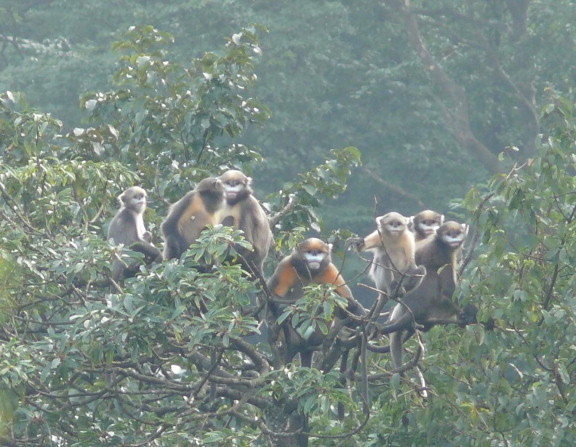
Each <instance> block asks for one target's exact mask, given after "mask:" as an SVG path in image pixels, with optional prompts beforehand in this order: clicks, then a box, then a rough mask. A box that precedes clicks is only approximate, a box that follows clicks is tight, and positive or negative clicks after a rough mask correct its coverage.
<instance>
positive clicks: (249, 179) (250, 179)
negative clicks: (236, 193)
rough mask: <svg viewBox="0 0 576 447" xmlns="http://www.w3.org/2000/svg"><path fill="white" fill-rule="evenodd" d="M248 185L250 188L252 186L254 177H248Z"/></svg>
mask: <svg viewBox="0 0 576 447" xmlns="http://www.w3.org/2000/svg"><path fill="white" fill-rule="evenodd" d="M246 184H247V185H248V186H250V185H251V184H252V177H246Z"/></svg>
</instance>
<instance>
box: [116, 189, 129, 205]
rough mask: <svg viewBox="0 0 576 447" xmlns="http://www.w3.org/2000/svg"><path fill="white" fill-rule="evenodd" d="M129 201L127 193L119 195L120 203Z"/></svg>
mask: <svg viewBox="0 0 576 447" xmlns="http://www.w3.org/2000/svg"><path fill="white" fill-rule="evenodd" d="M127 201H128V197H127V196H126V193H124V192H123V193H122V194H120V195H119V196H118V202H120V205H122V204H123V203H126V202H127Z"/></svg>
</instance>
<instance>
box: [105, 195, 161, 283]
mask: <svg viewBox="0 0 576 447" xmlns="http://www.w3.org/2000/svg"><path fill="white" fill-rule="evenodd" d="M146 199H147V194H146V191H145V190H144V189H142V188H140V187H139V186H132V187H131V188H128V189H127V190H126V191H124V192H123V193H122V194H120V195H119V196H118V202H120V209H119V210H118V212H117V213H116V215H115V216H114V218H113V219H112V221H111V222H110V225H109V227H108V239H109V240H112V242H114V244H122V245H124V247H126V248H129V249H130V250H133V251H137V252H139V253H142V254H144V262H145V263H146V265H149V264H151V263H153V262H161V261H162V253H161V252H160V250H158V249H157V248H156V247H154V245H152V243H151V240H152V235H151V234H150V232H148V231H147V230H146V227H145V225H144V211H145V210H146ZM138 269H139V264H138V263H133V264H131V265H126V263H125V262H123V261H122V260H120V259H115V260H114V263H113V265H112V279H113V280H114V281H118V280H120V279H122V278H127V277H130V276H134V275H135V274H136V273H137V272H138Z"/></svg>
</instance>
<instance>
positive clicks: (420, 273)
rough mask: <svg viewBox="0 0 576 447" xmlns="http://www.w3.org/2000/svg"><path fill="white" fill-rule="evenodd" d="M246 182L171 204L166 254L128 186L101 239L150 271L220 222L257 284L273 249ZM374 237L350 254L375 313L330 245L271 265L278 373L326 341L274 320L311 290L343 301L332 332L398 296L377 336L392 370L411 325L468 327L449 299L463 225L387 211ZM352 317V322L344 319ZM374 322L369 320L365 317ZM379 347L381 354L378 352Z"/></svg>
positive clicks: (120, 272) (115, 272) (122, 272)
mask: <svg viewBox="0 0 576 447" xmlns="http://www.w3.org/2000/svg"><path fill="white" fill-rule="evenodd" d="M251 182H252V179H251V178H250V177H247V176H246V175H245V174H244V173H242V172H241V171H238V170H233V169H232V170H228V171H226V172H224V173H223V174H222V175H220V176H219V177H208V178H205V179H203V180H201V181H200V182H198V184H197V185H196V187H195V188H194V189H193V190H191V191H190V192H188V193H187V194H185V195H184V196H183V197H182V198H181V199H180V200H178V201H177V202H175V203H174V204H172V205H171V206H170V207H169V210H168V215H167V216H166V218H165V220H164V221H163V222H162V224H161V230H162V235H163V238H164V251H163V253H161V252H160V250H158V249H157V248H156V247H154V245H153V244H152V237H151V234H150V233H149V232H148V231H147V230H146V227H145V224H144V211H145V209H146V199H147V194H146V191H145V190H144V189H142V188H140V187H138V186H133V187H131V188H128V189H127V190H126V191H124V192H123V193H122V194H121V195H120V196H119V197H118V201H119V203H120V209H119V210H118V212H117V213H116V215H115V216H114V218H113V219H112V221H111V223H110V225H109V230H108V239H110V240H111V241H112V242H113V243H114V244H122V245H123V246H125V247H127V248H129V249H131V250H133V251H137V252H140V253H142V254H144V262H145V263H146V264H147V265H150V264H152V263H154V262H161V261H162V260H163V259H164V260H169V259H174V258H176V259H178V258H180V257H181V255H182V254H183V253H184V252H185V251H186V250H187V249H188V247H189V246H190V244H192V243H193V242H195V241H196V240H197V239H198V237H199V235H200V233H201V232H202V230H203V229H205V228H206V227H207V226H209V225H217V224H222V225H226V226H232V227H234V228H235V229H238V230H241V231H242V233H243V235H244V237H245V239H246V240H247V241H248V242H249V243H250V244H251V249H246V248H244V247H234V249H235V251H236V253H237V254H238V256H237V259H233V260H232V262H238V263H240V265H241V266H242V268H243V270H245V271H246V272H247V274H248V275H250V276H251V277H259V278H264V277H263V274H264V261H265V259H266V257H267V255H268V252H269V250H270V247H271V245H272V239H273V236H272V231H271V229H270V225H269V222H268V217H267V215H266V213H265V211H264V209H263V208H262V206H261V204H260V202H259V201H258V200H257V199H256V198H255V197H254V195H253V191H252V188H251ZM375 223H376V230H375V231H373V232H372V233H370V234H368V235H367V236H365V237H355V238H350V239H349V240H347V241H346V245H347V246H348V247H351V248H353V249H354V250H355V251H357V252H359V253H361V252H366V251H368V252H371V253H372V254H373V258H372V261H371V264H370V272H369V276H370V278H371V279H372V280H373V282H374V284H375V287H376V289H377V291H378V299H377V300H376V301H375V304H374V306H373V307H372V311H371V312H370V313H368V312H367V311H366V310H365V309H364V307H362V305H361V304H359V303H358V302H357V301H356V300H355V299H354V297H353V295H352V292H351V290H350V288H349V287H348V286H347V284H346V281H345V280H344V278H343V277H342V275H341V272H340V271H339V270H338V268H337V267H336V266H335V265H334V264H333V263H332V258H331V248H332V247H331V245H329V244H327V243H326V242H324V241H322V240H320V239H317V238H309V239H306V240H305V241H303V242H301V243H300V244H299V245H298V246H297V247H296V248H295V249H294V250H293V251H292V253H290V254H289V255H287V256H285V257H284V258H283V259H282V260H281V261H280V262H279V263H278V265H277V267H276V269H275V270H274V273H273V274H272V275H271V276H270V277H269V278H268V280H267V281H266V289H267V290H266V291H265V292H266V293H268V294H269V297H268V299H267V300H266V301H267V324H268V329H269V337H268V341H269V343H270V346H271V348H272V350H273V354H274V356H275V359H274V362H275V364H276V365H277V366H279V365H282V364H286V363H288V362H291V361H292V360H293V359H294V357H295V356H296V355H297V354H299V356H300V363H301V364H302V365H303V366H311V365H312V355H313V353H314V352H315V351H321V350H323V349H325V348H326V346H325V345H326V342H327V341H329V335H328V334H324V333H322V332H321V331H320V330H316V331H314V332H313V333H312V334H310V335H309V336H308V337H306V338H304V337H303V336H302V335H300V334H299V333H298V331H297V330H296V328H295V327H294V326H293V322H292V319H291V318H285V319H284V320H283V321H282V322H279V317H280V316H281V315H282V314H283V313H284V311H285V309H286V308H287V307H289V306H291V305H292V304H294V303H295V302H296V301H297V300H299V299H300V298H302V297H303V296H304V294H305V287H306V286H307V285H308V284H328V285H332V286H334V287H335V289H334V290H335V292H336V293H337V294H338V295H340V296H341V297H343V298H345V299H346V300H347V303H348V305H347V306H346V309H340V308H338V309H337V311H336V312H335V313H334V315H333V316H332V317H331V318H332V319H331V321H328V322H327V324H328V325H329V328H330V331H331V332H329V334H331V333H333V332H334V331H336V332H337V331H339V330H340V329H341V328H342V327H345V326H349V327H353V326H355V325H357V323H355V321H357V320H361V319H363V318H364V319H365V318H368V317H370V315H376V318H377V316H378V315H379V313H380V311H381V310H382V308H383V306H384V304H385V303H386V301H387V300H388V298H389V297H392V298H397V297H400V298H401V300H402V302H401V303H398V304H396V305H395V306H394V307H393V308H392V311H391V312H390V316H389V318H388V320H387V321H386V322H385V323H384V325H383V327H381V329H380V331H379V332H380V333H381V334H383V335H385V334H388V335H389V338H390V346H389V348H388V349H389V350H390V352H391V354H392V360H393V363H394V366H395V367H396V368H400V367H401V366H402V350H403V343H404V342H405V341H406V340H407V339H408V338H409V337H410V336H411V335H413V333H414V332H415V329H416V328H421V329H423V330H425V331H426V330H429V329H430V328H432V327H433V326H434V325H436V324H447V323H457V324H468V323H472V322H475V313H476V309H475V308H474V307H473V306H469V307H466V308H465V309H463V310H462V309H460V308H459V306H458V305H457V304H456V303H455V302H454V301H453V300H452V298H453V297H452V295H453V294H454V291H455V288H456V285H457V267H458V252H459V251H460V249H461V247H462V244H463V242H464V240H465V238H466V235H467V232H468V226H467V225H465V224H459V223H457V222H454V221H448V222H444V216H443V215H442V214H439V213H437V212H435V211H431V210H424V211H421V212H419V213H418V214H416V215H414V216H412V217H405V216H403V215H402V214H400V213H397V212H389V213H387V214H384V215H383V216H380V217H378V218H376V221H375ZM139 267H140V266H139V264H138V263H137V262H134V263H133V264H130V265H127V264H126V263H124V262H122V260H121V259H119V258H115V259H114V261H113V266H112V279H113V280H115V281H118V280H120V279H122V278H126V277H129V276H134V275H135V274H136V273H137V272H138V270H139ZM351 317H352V318H351ZM370 318H373V317H370ZM383 350H385V348H384V349H383Z"/></svg>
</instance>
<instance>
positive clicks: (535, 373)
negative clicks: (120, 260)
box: [0, 0, 576, 447]
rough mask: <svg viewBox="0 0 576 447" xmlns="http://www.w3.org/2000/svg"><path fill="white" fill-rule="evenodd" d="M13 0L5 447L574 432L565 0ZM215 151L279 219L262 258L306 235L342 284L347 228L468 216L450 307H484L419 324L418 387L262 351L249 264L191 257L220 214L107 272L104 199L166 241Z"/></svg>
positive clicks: (504, 442)
mask: <svg viewBox="0 0 576 447" xmlns="http://www.w3.org/2000/svg"><path fill="white" fill-rule="evenodd" d="M9 3H17V4H9V5H2V7H1V8H0V23H2V25H3V27H2V33H1V34H0V38H1V39H2V44H3V46H2V52H1V53H0V54H1V56H2V58H1V59H0V62H1V65H0V87H1V88H0V90H1V91H2V92H3V93H2V95H1V97H0V156H1V157H2V163H1V166H0V228H1V234H2V237H1V238H0V284H1V285H0V291H1V295H0V440H1V442H2V443H3V444H5V445H42V446H49V445H54V446H60V445H62V446H94V445H134V446H135V445H163V446H169V445H174V446H176V445H198V446H204V445H218V446H221V445H222V446H228V445H230V446H232V445H239V446H247V445H262V446H265V445H278V444H282V443H283V444H285V445H291V444H290V443H291V442H292V441H293V436H291V435H294V433H295V432H296V431H297V430H298V429H301V428H302V425H299V426H298V425H295V426H293V427H291V429H292V431H291V432H290V433H284V434H283V433H282V432H283V430H284V428H283V427H284V421H285V420H286V419H287V418H290V417H293V416H294V415H295V414H298V413H304V414H306V415H308V419H309V421H308V431H309V432H310V434H311V435H310V444H311V445H317V446H362V447H367V446H380V445H389V446H409V445H415V446H416V445H430V446H436V445H438V446H456V445H458V446H514V445H522V446H553V445H554V446H571V445H575V444H576V427H575V422H574V414H573V413H574V408H575V405H576V388H575V387H574V381H575V379H576V365H575V361H574V359H575V356H574V346H575V345H576V329H575V325H574V311H573V309H574V308H575V303H574V299H575V298H574V293H573V290H574V278H575V275H574V272H573V270H574V267H573V266H574V265H576V262H575V260H574V256H576V242H574V241H576V238H575V237H574V232H575V231H576V223H575V221H574V219H575V217H576V194H575V191H576V180H575V177H574V173H575V172H576V171H575V170H576V159H575V156H574V149H575V148H574V141H576V117H575V116H574V113H575V108H574V104H573V103H574V101H573V92H572V90H571V86H570V82H571V79H572V78H573V75H574V67H575V66H576V64H575V63H574V62H575V61H574V54H573V48H574V47H573V45H574V31H573V24H572V23H571V18H572V17H574V6H573V5H572V2H570V1H568V0H561V1H558V2H554V7H552V6H551V4H550V5H549V4H548V3H547V2H536V1H529V0H520V1H488V2H473V1H464V2H461V3H459V4H458V5H455V4H454V3H453V2H449V1H444V0H435V1H433V2H430V1H429V2H420V1H414V2H412V5H411V7H407V5H408V4H409V3H408V2H400V1H396V0H393V1H389V2H385V3H382V2H369V1H367V0H360V1H358V2H353V5H348V2H339V1H320V2H306V1H303V0H297V1H294V2H284V3H286V4H285V5H284V4H281V3H276V2H266V1H260V0H255V1H253V2H239V1H233V0H231V1H226V2H217V1H215V0H214V1H211V0H206V1H198V2H187V1H184V0H182V1H175V2H170V5H167V6H166V5H159V4H158V3H157V2H146V1H136V0H121V1H118V2H110V4H111V3H113V4H114V7H111V6H110V4H109V2H101V1H100V0H87V1H84V2H74V1H71V0H61V1H57V2H54V1H47V2H43V3H42V4H38V3H37V2H31V1H21V2H9ZM254 23H259V24H262V25H253V24H254ZM225 36H228V37H225ZM332 148H336V149H332ZM361 158H362V163H361ZM227 167H236V168H238V169H242V170H243V171H245V172H246V173H248V174H251V175H253V177H254V181H255V183H254V187H255V189H256V191H257V196H258V197H259V198H261V199H263V200H264V201H265V202H266V203H267V207H269V209H270V212H271V214H272V215H277V216H278V226H277V227H275V229H274V231H275V238H276V250H275V252H274V253H272V254H271V256H270V257H269V259H268V261H267V264H266V271H267V272H270V271H271V270H272V269H273V268H274V266H275V265H276V263H277V261H278V257H279V256H281V255H282V254H286V253H287V252H288V251H289V250H290V249H291V248H292V247H293V246H294V245H295V244H296V243H297V242H299V241H300V240H301V239H302V238H303V237H307V236H308V235H309V234H314V235H320V236H321V237H322V238H324V239H325V240H329V241H330V242H332V243H334V258H335V259H334V260H335V263H336V264H337V265H338V266H344V271H345V277H346V278H347V279H348V282H349V284H350V286H351V287H352V289H353V291H354V292H355V294H357V296H362V298H363V299H372V294H371V293H370V292H366V290H365V288H363V287H360V286H357V283H358V282H366V279H365V278H364V277H363V276H361V273H362V270H363V268H364V265H358V261H357V258H355V257H353V256H351V255H350V254H349V252H346V251H344V246H343V245H344V244H343V240H344V239H345V238H346V237H348V236H349V235H351V234H353V233H360V234H365V232H368V231H372V229H373V222H372V216H373V215H374V214H382V213H383V212H384V211H389V210H393V209H394V210H398V211H400V212H402V213H405V214H413V213H415V212H417V211H419V210H420V209H421V208H424V207H427V208H428V207H430V208H436V209H438V210H439V211H443V212H445V213H446V214H448V215H449V217H450V218H455V219H457V220H461V221H464V220H465V221H468V222H469V223H470V224H471V226H472V232H471V234H470V236H469V242H468V244H467V251H466V254H465V255H466V257H465V269H464V271H463V273H462V276H461V283H460V287H459V289H458V291H457V297H456V299H458V300H459V302H460V303H461V304H468V303H473V304H475V305H476V306H477V307H478V308H479V315H478V319H479V322H480V323H479V324H477V325H471V326H468V327H466V328H465V329H461V328H457V327H437V328H434V329H433V330H431V331H430V332H428V333H425V334H420V336H421V338H422V339H423V340H424V341H425V343H426V353H425V354H424V355H423V357H422V358H421V359H420V361H419V365H420V367H421V369H422V371H423V374H424V376H425V377H426V381H427V384H428V387H429V397H428V398H427V399H423V398H422V397H421V396H420V395H419V394H418V393H417V392H416V391H415V385H414V381H415V372H414V370H410V371H409V372H408V373H407V376H406V379H403V378H400V376H399V375H398V374H391V373H390V370H391V368H392V366H391V362H390V358H389V356H388V355H387V354H374V353H369V354H368V356H367V363H366V373H367V374H366V376H365V377H364V375H363V374H362V369H361V368H359V369H358V370H357V374H355V375H353V376H349V377H346V380H345V382H346V383H345V384H344V383H343V380H342V377H340V374H339V371H338V368H337V367H335V368H333V369H332V370H330V371H328V372H326V373H322V372H320V371H318V370H316V369H307V368H300V367H298V366H297V364H296V365H292V366H290V367H288V368H286V369H282V370H273V369H271V368H270V367H269V365H268V363H267V361H266V359H267V356H268V355H269V352H268V349H267V346H266V344H265V343H256V342H254V341H253V339H252V338H247V335H248V334H253V333H254V332H255V331H258V330H260V327H259V326H258V320H257V315H252V314H250V313H246V312H242V311H241V310H242V309H245V308H246V306H248V305H249V304H250V302H251V299H252V298H253V296H254V294H255V293H257V291H258V290H260V288H261V285H260V283H259V282H258V281H250V280H249V279H247V278H246V277H245V276H243V275H242V274H241V271H240V269H239V268H238V266H228V265H219V266H218V267H217V268H215V269H214V270H213V271H210V272H208V273H200V272H198V271H197V270H195V269H194V268H193V266H194V265H195V264H196V262H197V260H199V259H222V257H223V254H225V253H226V252H227V250H228V247H229V246H230V245H231V244H232V243H233V242H237V241H239V240H240V238H241V236H240V235H239V234H238V233H237V232H234V231H229V229H226V228H215V229H213V230H212V231H209V232H206V233H204V235H203V237H202V240H201V241H199V243H198V244H196V245H194V246H193V247H191V249H190V250H189V251H188V253H187V255H186V257H185V258H184V259H183V260H182V262H174V261H171V262H164V263H162V264H157V265H153V266H151V267H150V268H142V271H141V272H140V274H139V275H138V276H137V277H135V278H131V279H128V280H126V281H125V283H124V284H123V286H122V288H121V290H115V289H112V288H110V287H109V285H108V283H107V278H108V277H109V275H110V268H111V262H110V259H111V258H112V255H113V252H114V250H115V248H114V247H112V246H111V245H110V244H109V243H108V242H107V241H106V240H105V234H106V232H105V229H106V224H107V222H109V220H110V218H111V216H112V215H113V213H114V211H115V209H116V206H117V204H116V196H117V195H118V194H119V193H120V192H121V191H122V190H123V189H125V188H127V187H129V186H132V185H134V184H139V185H142V186H143V187H144V188H145V189H146V190H147V191H148V192H149V196H150V198H151V203H150V206H149V209H148V210H147V212H146V221H147V225H148V229H149V231H151V233H152V234H153V235H154V242H155V243H156V244H157V245H161V241H160V240H159V227H160V223H161V222H162V219H163V217H164V216H165V215H166V212H167V209H168V206H169V205H170V203H173V202H174V201H176V200H177V199H178V198H180V197H181V196H182V195H183V194H184V193H186V192H187V191H188V190H190V189H191V188H192V187H193V186H194V184H195V183H196V182H197V181H198V180H200V179H202V178H204V177H206V176H207V175H216V174H219V173H221V172H222V171H223V170H224V169H226V168H227ZM288 204H290V205H289V206H288V208H287V205H288ZM278 213H280V214H278ZM314 293H316V292H314ZM303 301H305V300H303ZM305 304H306V303H305ZM306 305H313V303H307V304H306ZM307 324H310V322H309V321H308V323H307ZM320 324H323V322H322V323H320ZM417 346H418V337H414V338H413V339H412V340H410V341H409V342H408V343H407V347H408V349H409V350H410V351H412V352H414V351H415V350H416V348H417ZM356 352H358V350H357V349H354V350H352V353H353V354H355V353H356ZM407 357H408V359H410V358H411V355H410V354H408V356H407ZM215 365H217V366H215ZM215 369H217V370H218V374H213V372H214V371H215ZM364 379H366V381H367V385H368V392H369V393H368V400H365V397H366V396H365V395H364V392H363V381H364ZM212 384H215V387H216V396H215V397H214V396H212V397H211V393H212V392H213V391H214V385H212ZM339 406H341V407H343V408H344V410H345V417H344V419H343V420H342V421H340V420H339V419H338V417H337V409H338V407H339ZM296 422H297V421H296ZM284 435H285V436H284Z"/></svg>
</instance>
